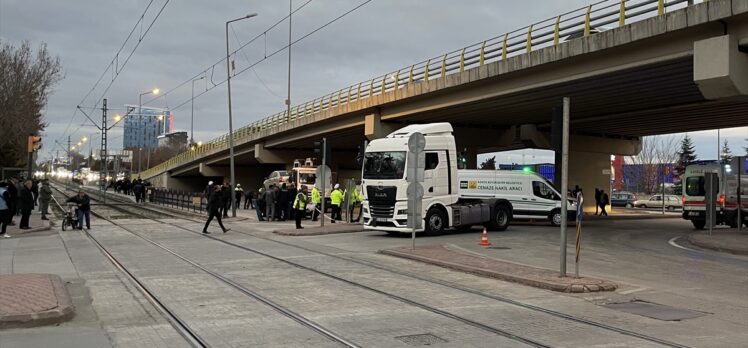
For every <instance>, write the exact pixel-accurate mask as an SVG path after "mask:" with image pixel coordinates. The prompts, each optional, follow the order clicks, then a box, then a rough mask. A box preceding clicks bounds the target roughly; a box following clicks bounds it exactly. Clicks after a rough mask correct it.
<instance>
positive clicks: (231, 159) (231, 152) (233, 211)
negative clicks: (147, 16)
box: [226, 21, 236, 217]
mask: <svg viewBox="0 0 748 348" xmlns="http://www.w3.org/2000/svg"><path fill="white" fill-rule="evenodd" d="M229 23H231V21H228V22H226V87H227V89H228V95H229V172H230V173H231V174H230V175H231V181H230V182H229V186H230V187H231V189H230V191H233V187H234V180H235V176H234V174H235V173H234V124H233V117H232V114H231V62H230V61H229ZM230 193H231V217H236V207H235V206H234V204H235V202H236V197H235V196H234V193H233V192H230Z"/></svg>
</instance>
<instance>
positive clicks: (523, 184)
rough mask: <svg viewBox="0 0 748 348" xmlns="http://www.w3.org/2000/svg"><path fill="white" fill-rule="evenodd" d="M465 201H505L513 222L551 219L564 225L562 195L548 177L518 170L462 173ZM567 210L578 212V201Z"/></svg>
mask: <svg viewBox="0 0 748 348" xmlns="http://www.w3.org/2000/svg"><path fill="white" fill-rule="evenodd" d="M459 180H460V197H461V198H467V199H469V198H482V199H485V198H504V199H506V200H508V201H509V202H511V204H512V208H513V214H512V218H513V219H548V221H549V222H550V223H551V224H552V225H554V226H559V225H560V224H561V197H562V195H561V194H560V193H559V192H558V190H556V188H555V187H554V186H553V184H551V183H550V182H549V181H548V180H546V179H545V178H544V177H542V176H540V175H538V174H537V173H533V172H524V171H518V170H460V171H459ZM567 201H568V204H569V205H568V206H567V209H569V211H571V212H572V213H570V214H569V216H573V214H574V213H573V211H575V210H576V202H575V200H573V199H571V198H568V200H567Z"/></svg>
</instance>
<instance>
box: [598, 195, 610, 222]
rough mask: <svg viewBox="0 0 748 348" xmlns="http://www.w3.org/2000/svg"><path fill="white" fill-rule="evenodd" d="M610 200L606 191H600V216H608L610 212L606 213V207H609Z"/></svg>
mask: <svg viewBox="0 0 748 348" xmlns="http://www.w3.org/2000/svg"><path fill="white" fill-rule="evenodd" d="M608 203H609V198H608V194H607V193H605V191H604V190H600V216H608V212H606V211H605V206H606V205H608Z"/></svg>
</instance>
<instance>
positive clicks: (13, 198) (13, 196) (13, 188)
mask: <svg viewBox="0 0 748 348" xmlns="http://www.w3.org/2000/svg"><path fill="white" fill-rule="evenodd" d="M17 185H18V178H17V177H15V176H12V177H10V181H9V182H8V194H9V195H10V200H9V201H8V214H9V215H10V220H9V222H8V226H15V222H13V216H15V215H16V213H17V212H18V186H17Z"/></svg>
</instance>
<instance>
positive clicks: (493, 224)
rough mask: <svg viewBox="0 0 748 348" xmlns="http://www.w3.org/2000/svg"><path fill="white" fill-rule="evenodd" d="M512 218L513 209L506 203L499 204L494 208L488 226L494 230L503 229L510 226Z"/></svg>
mask: <svg viewBox="0 0 748 348" xmlns="http://www.w3.org/2000/svg"><path fill="white" fill-rule="evenodd" d="M511 220H512V210H511V209H510V208H509V207H507V206H506V205H504V204H502V205H497V206H496V207H495V208H494V210H493V214H492V215H491V221H490V222H489V224H488V227H489V228H490V229H491V230H492V231H503V230H506V229H507V227H509V222H510V221H511Z"/></svg>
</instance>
